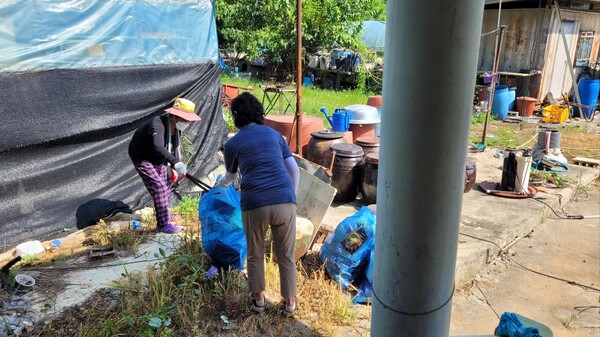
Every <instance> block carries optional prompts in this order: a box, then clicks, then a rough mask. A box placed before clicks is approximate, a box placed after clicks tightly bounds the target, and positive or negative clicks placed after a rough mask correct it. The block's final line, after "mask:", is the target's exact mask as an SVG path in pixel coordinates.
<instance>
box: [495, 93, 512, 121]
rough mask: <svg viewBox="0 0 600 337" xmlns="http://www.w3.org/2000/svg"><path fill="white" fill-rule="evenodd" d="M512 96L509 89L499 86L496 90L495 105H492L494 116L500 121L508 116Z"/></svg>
mask: <svg viewBox="0 0 600 337" xmlns="http://www.w3.org/2000/svg"><path fill="white" fill-rule="evenodd" d="M509 99H510V96H509V94H508V87H507V86H505V85H497V86H496V88H495V89H494V103H492V115H493V116H495V117H496V118H498V119H500V120H505V119H506V116H507V115H508V102H509Z"/></svg>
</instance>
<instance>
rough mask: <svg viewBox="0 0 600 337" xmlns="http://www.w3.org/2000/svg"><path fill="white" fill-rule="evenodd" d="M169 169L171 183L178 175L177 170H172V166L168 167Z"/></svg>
mask: <svg viewBox="0 0 600 337" xmlns="http://www.w3.org/2000/svg"><path fill="white" fill-rule="evenodd" d="M169 170H170V171H171V179H170V181H171V184H174V183H175V182H176V181H177V179H178V178H179V176H178V175H177V172H175V170H173V169H172V168H170V169H169Z"/></svg>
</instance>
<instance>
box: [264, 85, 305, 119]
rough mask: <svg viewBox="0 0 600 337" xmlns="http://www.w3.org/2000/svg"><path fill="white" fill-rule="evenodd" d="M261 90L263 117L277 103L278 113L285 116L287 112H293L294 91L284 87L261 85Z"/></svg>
mask: <svg viewBox="0 0 600 337" xmlns="http://www.w3.org/2000/svg"><path fill="white" fill-rule="evenodd" d="M260 87H261V88H262V89H263V98H262V104H263V106H265V101H266V106H265V115H267V114H268V113H269V112H271V110H273V108H275V105H276V104H277V103H278V102H279V112H280V113H282V114H285V113H286V112H287V111H288V110H291V111H292V112H295V111H296V109H295V105H294V104H292V103H294V97H296V89H294V88H287V87H285V86H275V85H261V86H260Z"/></svg>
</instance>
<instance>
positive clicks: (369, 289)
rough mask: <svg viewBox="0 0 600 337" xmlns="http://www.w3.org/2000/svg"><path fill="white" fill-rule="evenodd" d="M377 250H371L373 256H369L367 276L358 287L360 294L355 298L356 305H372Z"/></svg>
mask: <svg viewBox="0 0 600 337" xmlns="http://www.w3.org/2000/svg"><path fill="white" fill-rule="evenodd" d="M374 255H375V249H371V254H369V264H368V265H367V268H366V270H365V275H364V277H363V278H362V281H360V286H359V287H358V292H357V293H356V296H354V300H353V302H354V304H357V303H363V304H364V303H370V302H371V297H373V262H374V261H375V260H374V259H375V257H374Z"/></svg>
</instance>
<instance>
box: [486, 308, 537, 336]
mask: <svg viewBox="0 0 600 337" xmlns="http://www.w3.org/2000/svg"><path fill="white" fill-rule="evenodd" d="M494 334H495V335H498V336H505V337H541V335H540V332H539V331H538V329H537V328H534V327H528V326H525V325H523V323H522V322H521V320H520V319H519V317H517V315H516V314H514V313H512V312H505V313H503V314H502V316H500V323H499V324H498V326H497V327H496V331H495V332H494Z"/></svg>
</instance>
